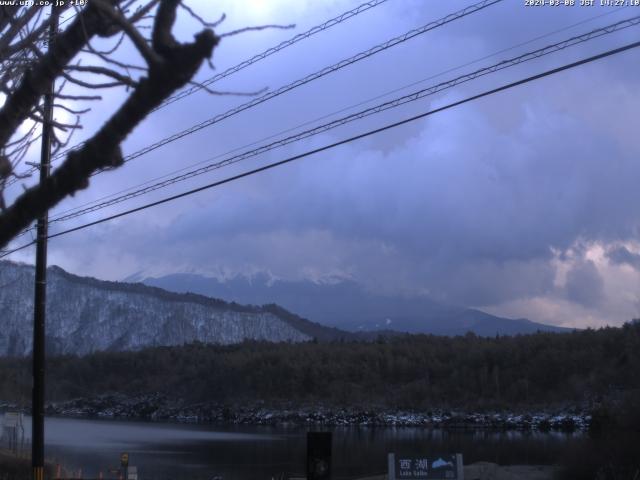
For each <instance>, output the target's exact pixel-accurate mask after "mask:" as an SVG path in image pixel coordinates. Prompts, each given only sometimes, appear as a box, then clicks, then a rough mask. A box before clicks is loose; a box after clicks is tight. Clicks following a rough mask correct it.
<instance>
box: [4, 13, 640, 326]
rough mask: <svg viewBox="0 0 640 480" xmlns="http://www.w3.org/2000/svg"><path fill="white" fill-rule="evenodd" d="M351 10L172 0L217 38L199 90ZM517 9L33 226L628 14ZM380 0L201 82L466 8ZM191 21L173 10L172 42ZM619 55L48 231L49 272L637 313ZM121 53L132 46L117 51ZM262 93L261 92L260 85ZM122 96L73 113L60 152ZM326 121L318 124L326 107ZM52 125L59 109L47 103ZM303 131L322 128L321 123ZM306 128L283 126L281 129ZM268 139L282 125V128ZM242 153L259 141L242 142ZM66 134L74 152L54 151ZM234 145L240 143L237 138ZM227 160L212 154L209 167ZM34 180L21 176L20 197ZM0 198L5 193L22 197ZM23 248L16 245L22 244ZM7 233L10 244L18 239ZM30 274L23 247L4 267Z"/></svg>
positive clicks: (203, 134) (621, 39) (279, 72)
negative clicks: (289, 284) (267, 279)
mask: <svg viewBox="0 0 640 480" xmlns="http://www.w3.org/2000/svg"><path fill="white" fill-rule="evenodd" d="M359 3H360V2H359V1H357V0H356V1H347V0H328V1H323V2H317V1H310V0H307V1H302V0H295V1H293V0H244V1H217V2H210V0H197V1H196V0H192V1H190V2H189V5H190V6H191V7H192V8H193V9H194V10H195V11H197V12H198V13H199V14H200V15H202V16H203V17H205V18H207V19H210V20H214V19H217V18H218V17H219V16H220V14H221V13H223V12H224V13H226V15H227V17H226V20H225V21H224V22H223V23H222V24H221V25H220V26H219V27H217V29H216V31H217V32H218V33H224V32H230V31H233V30H234V29H237V28H242V27H245V26H257V25H265V24H278V25H287V24H292V23H294V24H295V28H293V29H289V30H282V29H267V30H262V31H256V32H246V33H243V34H239V35H234V36H229V37H225V38H223V39H222V41H221V43H220V45H219V46H218V47H217V48H216V50H215V52H214V55H213V58H212V62H213V66H214V68H215V70H211V68H209V67H208V66H203V68H202V69H201V71H200V72H199V73H198V75H197V78H198V79H199V80H201V81H203V80H206V79H207V78H210V77H211V76H213V75H214V74H215V73H217V72H222V71H224V70H226V69H227V68H229V67H232V66H234V65H236V64H238V63H240V62H241V61H243V60H245V59H248V58H250V57H252V56H253V55H255V54H257V53H260V52H262V51H264V50H266V49H267V48H269V47H271V46H274V45H277V44H278V43H280V42H282V41H284V40H287V39H289V38H291V37H292V36H294V35H295V34H297V33H301V32H304V31H306V30H308V29H309V28H311V27H312V26H314V25H318V24H321V23H323V22H325V21H326V20H328V19H330V18H332V17H335V16H337V15H339V14H341V13H343V12H345V11H347V10H350V9H352V8H355V7H356V6H357V5H358V4H359ZM576 3H578V4H576V5H574V6H558V7H551V6H548V5H547V6H542V7H540V6H526V5H525V2H524V0H504V1H502V2H500V3H498V4H496V5H493V6H490V7H488V8H486V9H484V10H482V11H479V12H477V13H474V14H472V15H469V16H467V17H464V18H461V19H459V20H456V21H453V22H450V23H447V24H446V25H444V26H442V27H439V28H436V29H434V30H432V31H430V32H427V33H425V34H422V35H419V36H417V37H415V38H413V39H411V40H408V41H406V42H403V43H401V44H399V45H396V46H394V47H393V48H389V49H387V50H385V51H383V52H380V53H378V54H376V55H373V56H371V57H370V58H367V59H365V60H362V61H360V62H357V63H356V64H354V65H350V66H348V67H345V68H343V69H341V70H340V71H338V72H334V73H332V74H330V75H327V76H325V77H323V78H321V79H318V80H316V81H313V82H310V83H309V84H307V85H304V86H302V87H300V88H297V89H295V90H293V91H291V92H288V93H287V94H284V95H281V96H279V97H277V98H275V99H273V100H270V101H268V102H265V103H263V104H261V105H259V106H257V107H255V108H251V109H249V110H247V111H245V112H242V113H240V114H238V115H235V116H233V117H231V118H229V119H227V120H225V121H223V122H220V123H217V124H215V125H213V126H210V127H208V128H204V129H202V130H200V131H198V132H196V133H194V134H192V135H188V136H186V137H184V138H183V139H181V140H179V141H175V142H173V143H171V144H169V145H166V146H164V147H161V148H158V149H156V150H154V151H153V152H151V153H149V154H147V155H144V156H141V157H139V158H137V159H135V160H134V161H131V162H129V163H128V164H126V165H125V166H124V167H122V168H121V169H119V170H116V171H111V172H106V173H103V174H100V175H97V176H96V177H94V178H93V179H92V181H91V185H90V187H89V188H88V189H87V190H86V191H83V192H81V193H79V194H78V195H76V196H75V197H74V198H70V199H67V200H65V201H64V202H62V203H61V204H60V205H58V206H57V207H56V208H55V209H54V210H53V211H52V212H51V215H52V216H55V215H56V213H58V212H62V211H65V210H68V209H72V208H75V207H78V206H82V205H85V204H87V203H88V202H91V201H94V200H96V199H100V198H102V197H104V196H106V195H111V194H113V193H115V192H119V191H121V190H123V189H127V188H130V187H133V186H136V185H139V184H142V183H144V182H148V181H150V180H152V179H154V178H157V177H161V176H163V175H167V174H171V173H172V172H175V171H178V170H181V169H185V168H188V167H190V166H193V165H195V164H203V165H204V164H206V163H202V162H206V161H209V162H211V161H215V159H217V160H220V159H222V158H226V157H225V154H226V153H227V152H229V151H232V150H234V149H238V148H240V150H238V151H245V150H248V149H251V148H253V147H255V145H262V144H265V143H269V141H268V140H264V139H266V138H270V137H272V138H271V140H270V141H273V138H280V137H282V136H286V135H291V133H292V132H294V133H295V132H299V131H301V130H303V129H304V128H309V126H316V125H320V124H322V123H324V122H327V121H330V120H333V119H336V118H339V117H340V116H344V115H347V114H350V113H353V112H356V111H359V110H361V109H363V108H367V107H370V106H373V105H376V104H378V103H381V102H385V101H388V100H391V99H393V98H395V97H398V96H401V95H406V94H408V93H411V92H413V91H415V90H418V89H420V88H425V87H429V86H431V85H435V84H438V83H440V82H443V81H446V80H449V79H451V78H455V77H457V76H459V75H463V74H466V73H469V72H472V71H474V70H477V69H479V68H482V67H485V66H489V65H492V64H495V63H498V62H499V61H501V60H505V59H509V58H512V57H516V56H518V55H521V54H523V53H526V52H529V51H533V50H535V49H538V48H541V47H543V46H546V45H548V44H552V43H555V42H558V41H561V40H563V39H566V38H569V37H572V36H575V35H580V34H582V33H586V32H588V31H591V30H593V29H595V28H599V27H602V26H605V25H609V24H611V23H614V22H617V21H620V20H623V19H627V18H630V17H633V16H637V15H640V7H628V8H609V7H600V6H597V5H596V6H592V7H588V6H580V5H579V3H580V2H579V0H578V2H576ZM471 4H472V2H469V1H457V0H447V1H444V0H388V1H387V2H385V3H383V4H381V5H379V6H377V7H375V8H373V9H371V10H369V11H367V12H364V13H361V14H360V15H358V16H357V17H355V18H352V19H350V20H347V21H345V22H344V23H342V24H340V25H337V26H334V27H332V28H330V29H328V30H326V31H324V32H321V33H319V34H317V35H314V36H313V37H311V38H308V39H305V40H303V41H301V42H298V43H297V44H295V45H294V46H291V47H289V48H286V49H284V50H283V51H281V52H279V53H277V54H275V55H272V56H270V57H269V58H267V59H265V60H263V61H260V62H258V63H256V64H254V65H252V66H250V67H248V68H246V69H244V70H243V71H242V72H239V73H237V74H234V75H231V76H229V77H227V78H225V79H223V80H222V81H220V82H219V83H216V84H215V85H213V86H212V88H215V89H217V90H219V91H233V92H239V93H251V92H256V91H260V90H262V89H264V88H267V89H269V90H275V89H277V88H279V87H280V86H282V85H286V84H288V83H291V82H293V81H295V80H297V79H299V78H303V77H305V76H307V75H309V74H311V73H313V72H316V71H319V70H321V69H323V68H324V67H326V66H329V65H332V64H335V63H337V62H339V61H341V60H343V59H345V58H349V57H351V56H353V55H356V54H357V53H359V52H362V51H366V50H368V49H370V48H371V47H373V46H375V45H378V44H382V43H384V42H386V41H387V40H389V39H391V38H394V37H396V36H399V35H402V34H404V33H405V32H407V31H410V30H412V29H415V28H419V27H421V26H423V25H425V24H428V23H429V22H431V21H434V20H438V19H440V18H442V17H444V16H446V15H448V14H450V13H453V12H456V11H458V10H461V9H463V8H465V7H466V6H468V5H471ZM200 28H201V26H200V25H198V24H197V23H196V22H194V21H193V20H192V19H191V18H189V16H188V15H186V14H185V12H182V13H181V15H180V16H179V19H178V23H177V25H176V28H175V32H176V36H177V37H178V38H179V39H181V40H183V41H186V40H189V39H190V38H192V35H193V34H194V33H196V32H197V31H198V30H199V29H200ZM639 32H640V26H635V27H630V28H628V29H625V30H623V31H620V32H617V33H614V34H611V35H606V36H603V37H600V38H597V39H594V40H591V41H589V42H586V43H583V44H581V45H577V46H574V47H571V48H568V49H566V50H563V51H561V52H557V53H554V54H552V55H548V56H545V57H543V58H539V59H536V60H533V61H530V62H526V63H522V64H520V65H518V66H516V67H513V68H509V69H505V70H502V71H499V72H496V73H493V74H490V75H487V76H484V77H482V78H479V79H476V80H474V81H471V82H468V83H465V84H463V85H459V86H456V87H455V88H451V89H448V90H445V91H442V92H440V93H437V94H435V95H433V96H429V97H426V98H424V99H421V100H419V101H416V102H412V103H410V104H408V105H405V106H403V107H399V108H396V109H393V110H390V111H386V112H384V113H381V114H378V115H374V116H371V117H369V118H367V119H363V120H360V121H357V122H353V123H351V124H349V125H345V126H343V127H340V128H336V129H333V130H331V131H328V132H325V133H322V134H319V135H316V136H314V137H312V138H308V139H305V140H302V141H299V142H296V143H294V144H291V145H288V146H285V147H281V148H278V149H274V150H272V151H270V152H267V153H265V154H262V155H259V156H256V157H253V158H250V159H247V160H244V161H242V162H239V163H237V164H235V165H233V166H229V167H225V168H221V169H218V170H215V171H213V172H211V173H208V174H206V175H201V176H199V177H197V178H194V179H191V180H189V181H185V182H181V183H178V184H175V185H173V186H171V187H169V188H165V189H162V190H159V191H156V192H153V193H151V194H148V195H144V196H142V197H140V198H137V199H134V200H130V201H127V202H124V203H122V204H119V205H115V206H112V207H109V208H106V209H103V210H100V211H97V212H93V213H91V214H87V215H85V216H82V217H80V218H77V219H74V220H71V221H68V222H60V223H58V224H56V225H52V227H51V229H52V232H54V233H55V232H56V231H60V230H63V229H66V228H70V227H73V226H76V225H81V224H83V223H86V222H88V221H93V220H97V219H100V218H102V217H104V216H106V215H109V214H113V213H117V212H120V211H122V210H125V209H128V208H132V207H135V206H139V205H143V204H145V203H148V202H150V201H154V200H157V199H160V198H163V197H166V196H169V195H172V194H176V193H179V192H182V191H185V190H188V189H190V188H195V187H198V186H201V185H205V184H208V183H211V182H214V181H217V180H221V179H223V178H226V177H229V176H231V175H234V174H237V173H240V172H243V171H246V170H249V169H252V168H256V167H259V166H262V165H266V164H267V163H270V162H274V161H278V160H281V159H283V158H287V157H289V156H292V155H298V154H301V153H304V152H306V151H309V150H312V149H315V148H318V147H322V146H324V145H327V144H331V143H334V142H336V141H339V140H342V139H345V138H348V137H351V136H353V135H357V134H360V133H362V132H365V131H367V130H371V129H374V128H379V127H381V126H384V125H387V124H390V123H394V122H397V121H399V120H402V119H404V118H407V117H410V116H413V115H417V114H419V113H423V112H426V111H429V110H432V109H435V108H438V107H441V106H443V105H446V104H449V103H452V102H455V101H458V100H461V99H463V98H466V97H469V96H472V95H476V94H478V93H481V92H483V91H486V90H490V89H493V88H495V87H498V86H500V85H503V84H507V83H509V82H513V81H515V80H518V79H521V78H524V77H527V76H530V75H534V74H536V73H539V72H542V71H544V70H548V69H551V68H555V67H558V66H561V65H563V64H566V63H569V62H573V61H576V60H579V59H581V58H583V57H587V56H590V55H594V54H597V53H600V52H604V51H606V50H609V49H611V48H615V47H618V46H621V45H624V44H627V43H630V42H633V41H637V40H638V34H639ZM639 53H640V52H639V51H638V50H637V49H636V50H631V51H628V52H625V53H621V54H619V55H615V56H613V57H609V58H606V59H604V60H600V61H598V62H596V63H592V64H588V65H584V66H581V67H578V68H576V69H573V70H570V71H566V72H562V73H559V74H557V75H554V76H549V77H547V78H544V79H541V80H537V81H535V82H532V83H529V84H527V85H523V86H519V87H516V88H513V89H509V90H507V91H504V92H500V93H497V94H494V95H491V96H487V97H484V98H482V99H479V100H477V101H473V102H469V103H467V104H464V105H461V106H459V107H456V108H452V109H449V110H446V111H444V112H440V113H437V114H434V115H430V116H427V117H425V118H422V119H420V120H417V121H414V122H412V123H409V124H406V125H404V126H401V127H398V128H395V129H391V130H388V131H385V132H384V133H380V134H377V135H374V136H370V137H367V138H365V139H361V140H358V141H355V142H352V143H349V144H347V145H343V146H340V147H337V148H334V149H331V150H328V151H325V152H322V153H318V154H315V155H311V156H308V157H306V158H304V159H301V160H299V161H296V162H293V163H290V164H287V165H284V166H282V167H278V168H276V169H272V170H269V171H266V172H263V173H260V174H257V175H254V176H251V177H247V178H243V179H241V180H238V181H234V182H231V183H228V184H226V185H223V186H221V187H219V188H213V189H209V190H207V191H203V192H200V193H198V194H195V195H191V196H188V197H185V198H182V199H180V200H177V201H174V202H171V203H168V204H164V205H161V206H158V207H154V208H151V209H147V210H145V211H143V212H139V213H136V214H132V215H129V216H126V217H123V218H120V219H117V220H114V221H111V222H107V223H103V224H101V225H98V226H94V227H90V228H88V229H85V230H82V231H80V232H76V233H72V234H68V235H64V236H61V237H58V238H56V239H52V240H51V241H50V243H49V264H57V265H60V266H61V267H63V268H65V269H67V270H69V271H71V272H73V273H76V274H80V275H88V276H95V277H98V278H102V279H111V280H122V279H124V278H126V277H128V276H129V275H132V274H135V273H140V272H141V274H142V275H143V276H144V275H146V276H159V275H164V274H169V273H178V272H195V273H201V274H204V275H209V276H218V277H221V278H228V277H231V276H234V275H238V274H246V275H251V274H255V273H258V272H269V273H270V274H271V275H273V276H274V277H276V278H282V279H288V280H295V279H311V280H314V281H318V282H336V281H339V280H340V279H350V280H353V281H355V282H358V283H360V284H361V285H363V286H364V287H365V288H367V289H370V290H372V291H375V292H379V293H382V294H402V295H409V296H415V295H428V296H430V297H432V298H434V299H437V300H440V301H443V302H447V303H451V304H455V305H462V306H468V307H475V308H480V309H482V310H484V311H487V312H489V313H493V314H497V315H502V316H507V317H514V318H516V317H518V318H523V317H524V318H529V319H531V320H534V321H539V322H544V323H549V324H553V325H561V326H569V327H600V326H604V325H621V324H622V323H624V322H626V321H629V320H631V319H633V318H637V317H640V211H639V210H638V208H637V205H639V204H640V189H637V188H636V183H637V180H636V179H637V178H639V174H640V161H639V154H640V136H639V135H638V128H637V125H638V118H637V115H638V113H637V112H639V111H640V93H638V89H637V79H638V74H639V73H640V62H638V55H639ZM119 55H121V56H122V58H124V59H127V60H131V59H134V56H135V53H134V52H133V51H132V49H131V48H130V47H128V46H127V45H124V47H123V49H122V50H121V51H120V52H119ZM269 90H268V91H269ZM124 98H126V92H125V91H116V90H114V91H110V92H106V93H105V94H104V100H103V101H102V102H100V103H97V104H94V105H93V110H92V111H91V112H90V113H89V114H87V115H86V116H85V117H84V119H83V121H84V129H83V132H82V134H81V135H79V136H78V137H77V138H76V139H75V140H74V141H78V140H81V139H82V138H86V137H87V136H88V135H90V134H91V132H93V131H95V130H96V129H97V128H98V127H99V126H100V124H101V122H102V121H104V120H105V118H108V115H109V114H110V113H111V112H113V111H114V108H116V107H117V105H118V104H119V103H120V102H122V100H123V99H124ZM252 98H255V97H247V96H240V95H212V94H209V93H206V92H203V91H200V92H197V93H195V94H193V95H190V96H188V97H186V98H184V99H182V100H180V101H178V102H175V103H173V104H171V105H169V106H167V107H165V108H162V109H160V110H158V111H156V112H154V113H153V114H152V115H150V116H149V117H148V118H147V119H146V120H145V121H144V122H143V123H142V124H141V125H140V126H139V127H138V128H137V129H136V131H135V132H134V133H133V135H132V136H130V138H128V139H127V140H126V141H125V143H124V144H123V150H124V153H125V155H126V154H128V153H132V152H135V151H137V150H138V149H140V148H142V147H144V146H146V145H149V144H152V143H154V142H156V141H158V140H159V139H162V138H165V137H167V136H170V135H172V134H174V133H175V132H177V131H180V130H182V129H184V128H187V127H190V126H192V125H195V124H198V123H200V122H202V121H205V120H207V119H209V118H211V117H213V116H215V115H217V114H219V113H222V112H225V111H227V110H229V109H231V108H234V107H236V106H238V105H240V104H243V103H245V102H247V101H250V100H251V99H252ZM336 112H338V113H336ZM57 115H58V116H59V117H58V118H64V113H63V112H58V113H57ZM319 119H320V120H319ZM303 124H304V125H306V126H303V127H301V125H303ZM283 132H287V133H283ZM255 142H258V143H255ZM72 143H73V142H72ZM250 145H253V147H251V146H250ZM227 156H228V155H227ZM32 181H33V180H27V181H25V182H24V184H25V185H29V184H30V183H31V182H32ZM21 188H22V187H21V185H20V184H16V185H14V186H13V187H11V189H9V190H8V192H7V196H8V197H9V199H11V198H12V197H15V195H16V194H17V193H19V191H20V190H21ZM27 238H28V237H27ZM22 241H24V237H22V238H21V239H18V240H16V241H14V243H13V244H12V246H19V245H20V244H21V243H22ZM11 258H12V259H13V260H17V261H23V262H28V263H33V258H34V252H33V249H25V250H23V251H21V252H18V253H15V254H13V255H12V256H11Z"/></svg>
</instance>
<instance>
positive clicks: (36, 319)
mask: <svg viewBox="0 0 640 480" xmlns="http://www.w3.org/2000/svg"><path fill="white" fill-rule="evenodd" d="M57 30H58V12H57V11H56V8H55V6H53V5H52V6H51V23H50V25H49V47H48V48H50V45H51V42H52V41H53V39H54V37H55V35H56V33H57ZM54 83H55V79H51V82H50V83H49V85H48V87H47V91H46V92H45V94H44V106H43V115H42V117H43V122H42V148H41V150H40V183H41V184H42V183H44V182H45V181H46V180H47V177H49V172H50V170H51V137H52V129H53V126H52V125H51V121H52V119H53V92H54ZM48 223H49V213H48V212H45V213H44V214H43V215H41V216H40V217H38V223H37V239H36V283H35V299H34V309H33V391H32V401H31V410H32V426H31V442H32V443H31V465H32V467H33V480H44V359H45V352H44V350H45V345H44V343H45V320H46V303H47V302H46V300H47V236H48V225H47V224H48Z"/></svg>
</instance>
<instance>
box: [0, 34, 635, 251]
mask: <svg viewBox="0 0 640 480" xmlns="http://www.w3.org/2000/svg"><path fill="white" fill-rule="evenodd" d="M637 47H640V41H639V42H633V43H630V44H627V45H624V46H622V47H618V48H615V49H612V50H607V51H606V52H603V53H600V54H598V55H593V56H590V57H587V58H583V59H582V60H578V61H576V62H572V63H569V64H565V65H563V66H561V67H556V68H553V69H551V70H546V71H544V72H542V73H539V74H536V75H532V76H529V77H526V78H524V79H521V80H517V81H515V82H511V83H508V84H505V85H502V86H500V87H497V88H494V89H491V90H487V91H484V92H482V93H479V94H476V95H473V96H470V97H467V98H464V99H462V100H458V101H456V102H452V103H449V104H447V105H444V106H442V107H438V108H435V109H433V110H429V111H427V112H424V113H421V114H418V115H414V116H412V117H409V118H405V119H403V120H400V121H398V122H395V123H391V124H388V125H385V126H383V127H380V128H376V129H373V130H369V131H367V132H364V133H361V134H358V135H354V136H352V137H349V138H346V139H343V140H340V141H337V142H334V143H331V144H328V145H324V146H322V147H319V148H315V149H313V150H308V151H306V152H304V153H301V154H298V155H294V156H292V157H288V158H286V159H284V160H280V161H278V162H273V163H270V164H268V165H264V166H262V167H259V168H255V169H253V170H249V171H246V172H243V173H240V174H237V175H234V176H231V177H227V178H225V179H223V180H218V181H215V182H213V183H209V184H207V185H204V186H201V187H198V188H194V189H192V190H188V191H185V192H182V193H179V194H176V195H172V196H170V197H165V198H163V199H161V200H157V201H155V202H151V203H147V204H146V205H142V206H140V207H136V208H132V209H129V210H125V211H123V212H120V213H116V214H114V215H110V216H108V217H104V218H101V219H99V220H95V221H93V222H89V223H85V224H83V225H79V226H77V227H73V228H69V229H67V230H64V231H62V232H58V233H55V234H52V235H49V237H48V238H55V237H60V236H62V235H66V234H69V233H72V232H76V231H79V230H84V229H86V228H89V227H92V226H94V225H98V224H101V223H105V222H108V221H111V220H114V219H116V218H120V217H124V216H127V215H130V214H133V213H136V212H140V211H142V210H146V209H148V208H151V207H155V206H158V205H162V204H164V203H168V202H171V201H174V200H177V199H179V198H183V197H187V196H190V195H193V194H195V193H198V192H202V191H204V190H209V189H211V188H215V187H219V186H221V185H224V184H227V183H231V182H233V181H236V180H240V179H241V178H245V177H249V176H252V175H255V174H257V173H260V172H264V171H267V170H271V169H273V168H275V167H279V166H282V165H285V164H287V163H291V162H294V161H296V160H300V159H303V158H305V157H308V156H311V155H315V154H317V153H320V152H324V151H327V150H330V149H333V148H336V147H338V146H341V145H345V144H348V143H351V142H354V141H356V140H360V139H362V138H366V137H369V136H372V135H376V134H378V133H382V132H384V131H386V130H390V129H392V128H396V127H399V126H401V125H405V124H407V123H410V122H413V121H416V120H419V119H422V118H425V117H428V116H430V115H434V114H436V113H440V112H443V111H445V110H449V109H451V108H454V107H458V106H460V105H463V104H466V103H469V102H472V101H475V100H479V99H481V98H483V97H487V96H490V95H494V94H496V93H499V92H502V91H505V90H509V89H511V88H514V87H517V86H520V85H524V84H527V83H530V82H533V81H535V80H539V79H541V78H544V77H548V76H550V75H555V74H557V73H560V72H563V71H566V70H570V69H573V68H576V67H579V66H581V65H585V64H588V63H591V62H595V61H597V60H601V59H603V58H606V57H610V56H612V55H617V54H619V53H622V52H625V51H627V50H631V49H633V48H637ZM33 243H34V242H30V243H27V244H25V245H22V246H20V247H17V248H15V249H12V250H10V251H7V252H5V253H3V254H2V255H0V258H4V257H6V256H7V255H10V254H12V253H14V252H17V251H20V250H22V249H24V248H27V247H29V246H31V245H33Z"/></svg>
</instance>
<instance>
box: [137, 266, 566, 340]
mask: <svg viewBox="0 0 640 480" xmlns="http://www.w3.org/2000/svg"><path fill="white" fill-rule="evenodd" d="M143 282H144V283H145V284H147V285H153V286H158V287H161V288H164V289H166V290H173V291H179V292H186V291H190V292H196V293H200V294H203V295H208V296H215V297H223V298H225V299H227V300H231V299H232V300H234V301H237V302H240V303H255V304H263V303H276V304H278V305H281V306H283V307H284V308H285V309H286V310H288V311H293V312H295V313H296V314H297V315H300V316H301V317H303V318H307V319H309V320H311V321H314V322H318V323H320V324H322V325H325V326H330V327H337V328H341V329H344V330H347V331H351V332H372V333H373V334H374V335H375V332H379V333H382V332H383V331H385V332H387V333H388V332H389V331H395V332H397V333H426V334H435V335H464V334H465V333H467V332H468V331H472V332H473V333H476V334H478V335H483V336H493V335H496V334H498V335H503V334H504V335H514V334H526V333H535V332H536V331H538V330H540V331H553V332H569V331H571V329H567V328H563V327H556V326H553V325H545V324H541V323H537V322H532V321H531V320H528V319H509V318H504V317H498V316H495V315H491V314H489V313H486V312H483V311H481V310H477V309H473V308H467V307H460V306H455V305H448V304H444V303H441V302H438V301H435V300H433V299H430V298H428V297H425V296H422V297H417V296H414V297H407V296H400V295H396V296H390V295H387V296H384V295H377V294H374V293H371V292H368V291H366V290H365V289H364V288H363V287H361V286H360V285H358V284H357V283H356V282H354V281H351V280H343V281H342V282H337V283H336V282H330V283H318V282H313V281H307V280H302V281H290V280H289V281H287V280H282V279H276V280H274V279H273V277H272V276H269V275H266V274H264V275H262V276H261V275H260V274H254V275H251V276H250V277H247V276H244V277H243V276H236V277H232V278H230V279H225V280H220V279H218V278H216V277H206V276H203V275H199V274H193V273H182V274H181V273H177V274H170V275H165V276H163V277H158V278H153V277H151V278H147V279H145V280H143ZM368 336H369V337H371V335H368Z"/></svg>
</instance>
